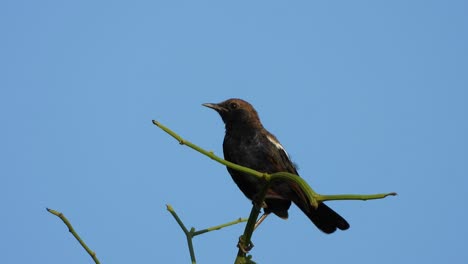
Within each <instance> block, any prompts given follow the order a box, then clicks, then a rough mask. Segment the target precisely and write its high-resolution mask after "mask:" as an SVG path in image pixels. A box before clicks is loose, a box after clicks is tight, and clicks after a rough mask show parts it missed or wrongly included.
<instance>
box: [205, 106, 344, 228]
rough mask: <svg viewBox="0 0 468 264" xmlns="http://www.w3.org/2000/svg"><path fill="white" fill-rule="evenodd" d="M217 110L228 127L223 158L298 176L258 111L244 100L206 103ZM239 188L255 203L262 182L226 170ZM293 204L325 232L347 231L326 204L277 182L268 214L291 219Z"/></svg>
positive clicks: (270, 194)
mask: <svg viewBox="0 0 468 264" xmlns="http://www.w3.org/2000/svg"><path fill="white" fill-rule="evenodd" d="M203 105H204V106H206V107H209V108H212V109H214V110H216V111H217V112H218V113H219V114H220V116H221V118H222V119H223V121H224V123H225V126H226V135H225V137H224V142H223V151H224V158H225V159H226V160H228V161H231V162H233V163H236V164H239V165H242V166H245V167H249V168H252V169H254V170H257V171H260V172H266V173H274V172H282V171H285V172H290V173H293V174H296V175H298V173H297V170H296V168H295V167H294V165H293V163H292V162H291V160H290V159H289V156H288V154H287V152H286V150H285V149H284V148H283V146H282V145H281V144H280V143H279V141H278V140H277V139H276V137H275V136H274V135H273V134H271V133H270V132H268V131H267V130H266V129H265V128H264V127H263V125H262V123H261V122H260V118H259V117H258V114H257V111H255V109H254V108H253V107H252V105H250V104H249V103H248V102H246V101H244V100H241V99H228V100H226V101H224V102H221V103H219V104H203ZM227 170H228V172H229V174H231V177H232V179H233V180H234V182H235V183H236V184H237V186H238V187H239V189H240V190H241V191H242V192H243V193H244V194H245V196H247V198H249V199H251V200H253V199H255V196H256V195H257V193H258V192H259V191H260V189H261V187H262V183H261V182H260V180H259V179H257V178H256V177H254V176H252V175H248V174H245V173H242V172H239V171H236V170H233V169H230V168H228V169H227ZM291 202H293V203H294V204H296V205H297V206H298V207H299V208H300V209H301V210H302V212H304V214H306V215H307V217H309V219H310V220H311V221H312V222H313V223H314V224H315V225H316V226H317V227H318V228H319V229H320V230H322V231H323V232H325V233H327V234H330V233H333V232H335V230H336V229H337V228H338V229H341V230H346V229H348V228H349V224H348V222H346V220H345V219H344V218H343V217H341V216H340V215H339V214H337V213H336V212H335V211H333V210H332V209H331V208H330V207H328V206H327V205H325V204H324V203H320V204H319V206H318V208H314V207H312V206H311V205H310V204H309V202H308V201H307V199H305V198H304V194H302V193H301V190H300V188H299V187H298V186H296V185H295V184H293V183H289V182H275V183H273V184H272V185H271V187H270V188H269V190H268V191H267V195H266V198H265V204H266V207H265V208H264V211H265V213H274V214H275V215H277V216H279V217H281V218H284V219H286V218H288V209H289V207H290V206H291Z"/></svg>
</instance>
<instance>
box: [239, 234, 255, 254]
mask: <svg viewBox="0 0 468 264" xmlns="http://www.w3.org/2000/svg"><path fill="white" fill-rule="evenodd" d="M244 244H245V240H244V236H240V237H239V243H237V247H238V248H239V249H240V250H241V251H242V252H243V253H244V254H247V253H249V251H250V250H252V248H253V247H254V244H253V243H252V241H249V243H248V244H247V245H246V246H244Z"/></svg>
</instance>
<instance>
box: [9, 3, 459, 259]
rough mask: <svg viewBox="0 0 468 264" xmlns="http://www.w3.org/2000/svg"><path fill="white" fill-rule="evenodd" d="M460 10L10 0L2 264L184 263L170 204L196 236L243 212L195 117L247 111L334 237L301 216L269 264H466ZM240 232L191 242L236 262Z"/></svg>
mask: <svg viewBox="0 0 468 264" xmlns="http://www.w3.org/2000/svg"><path fill="white" fill-rule="evenodd" d="M467 11H468V4H467V2H466V1H292V2H291V1H235V2H233V3H226V2H225V1H133V2H130V1H9V0H6V1H1V3H0V34H1V41H0V120H1V124H2V126H1V130H0V138H1V147H0V160H1V166H0V174H1V176H0V179H1V181H0V204H1V212H2V213H1V217H0V249H1V250H0V252H1V254H0V255H1V257H0V262H2V263H8V264H9V263H49V264H54V263H70V264H74V263H92V260H91V259H90V257H89V256H88V255H87V254H86V253H85V252H84V251H83V250H82V249H81V248H80V246H79V245H78V243H77V242H76V241H75V240H74V238H72V236H71V235H70V234H69V233H68V232H67V229H66V227H65V226H64V225H63V223H62V222H61V221H60V220H59V219H58V218H56V217H54V216H52V215H50V214H48V213H47V212H46V211H45V208H46V207H50V208H53V209H56V210H59V211H62V212H63V213H65V215H66V216H67V217H68V218H69V219H70V220H71V221H72V223H73V224H74V226H75V228H76V229H77V231H78V232H79V233H80V234H81V235H82V237H83V238H84V239H85V241H86V242H87V243H88V245H89V246H90V247H91V248H92V249H94V250H95V251H96V252H97V254H98V257H99V258H100V260H101V262H102V263H114V264H118V263H189V255H188V251H187V247H186V242H185V238H184V236H183V234H182V232H181V230H180V229H179V227H178V226H177V224H176V223H175V221H174V220H173V219H172V217H171V216H170V215H169V213H168V212H167V211H166V210H165V204H166V203H169V204H172V205H173V206H174V208H175V209H176V210H177V212H178V213H179V214H180V216H181V218H182V219H183V220H184V221H185V222H186V224H187V225H188V226H195V227H196V228H205V227H208V226H212V225H216V224H221V223H224V222H227V221H231V220H233V219H235V218H238V217H246V216H247V215H248V213H249V210H250V208H251V204H250V202H249V201H248V200H247V199H246V198H244V197H243V195H242V194H241V193H240V191H239V190H238V189H237V187H236V186H235V185H234V183H233V182H232V180H231V178H230V176H229V175H228V173H227V172H226V171H225V168H224V167H222V166H221V165H219V164H217V163H215V162H214V161H212V160H210V159H208V158H206V157H204V156H201V155H200V154H198V153H196V152H194V151H192V150H190V149H188V148H186V147H182V146H180V145H178V144H177V143H176V142H175V141H174V140H173V139H172V138H170V137H169V136H168V135H166V134H165V133H163V132H162V131H161V130H159V129H158V128H156V127H155V126H153V125H152V124H151V120H152V119H157V120H159V121H161V122H162V123H163V124H165V125H167V126H169V127H171V128H172V129H174V130H175V131H176V132H178V133H179V134H180V135H182V136H184V137H185V138H186V139H188V140H191V141H192V142H194V143H196V144H199V145H200V146H202V147H204V148H207V149H209V150H213V151H214V152H215V153H217V154H220V155H221V154H222V139H223V136H224V126H223V124H222V121H221V119H220V118H219V117H218V116H217V114H216V113H215V112H213V111H212V110H209V109H207V108H204V107H202V106H201V104H202V103H206V102H219V101H222V100H224V99H227V98H231V97H239V98H243V99H246V100H248V101H250V102H251V103H252V104H253V105H254V106H255V107H256V108H257V110H258V112H259V113H260V117H261V118H262V120H263V123H264V125H265V126H266V127H267V128H268V129H269V130H270V131H271V132H272V133H274V134H275V135H276V136H277V137H278V138H279V140H280V141H281V142H282V144H283V145H284V146H285V147H286V148H287V150H288V152H289V153H290V155H291V156H292V158H293V159H294V161H295V162H296V163H297V164H299V167H300V171H299V173H300V174H301V176H302V177H304V178H305V179H306V180H307V181H308V182H309V183H310V185H311V186H312V187H313V188H314V189H315V190H316V191H318V192H319V193H326V194H337V193H374V192H389V191H396V192H398V193H399V196H397V197H390V198H388V199H385V200H380V201H367V202H362V201H341V202H332V203H329V205H330V206H331V207H333V208H334V209H336V210H337V211H338V212H340V214H342V215H343V216H344V217H346V219H347V220H348V221H349V222H350V224H351V228H350V229H349V230H348V231H346V232H337V233H335V234H333V235H325V234H323V233H321V232H320V231H318V230H317V229H316V228H315V227H314V226H313V225H312V224H311V223H310V222H309V220H308V219H307V218H306V217H305V216H304V215H303V214H302V213H301V212H300V211H299V210H297V208H295V207H293V208H292V209H291V212H290V219H289V220H288V221H283V220H281V219H279V218H275V217H270V218H269V219H268V220H267V221H266V222H265V223H264V224H263V225H262V226H261V228H260V229H259V230H258V232H256V233H255V235H254V238H253V241H254V243H255V245H256V246H255V248H254V249H253V251H252V254H253V255H254V257H255V260H257V261H258V262H259V263H288V262H291V263H363V264H365V263H380V264H384V263H392V264H394V263H466V262H467V261H468V252H467V251H466V238H467V237H468V227H467V222H468V206H467V205H466V195H467V194H468V137H467V135H468V122H467V120H468V106H467V101H468V49H467V47H468V16H467ZM242 230H243V225H239V226H235V227H231V228H228V229H225V230H221V231H217V232H213V233H209V234H206V235H203V236H201V237H197V238H196V239H195V248H196V252H197V257H198V260H199V263H230V262H232V261H233V260H234V256H235V254H236V252H237V251H236V247H235V245H236V243H237V239H238V237H239V235H240V234H241V233H242Z"/></svg>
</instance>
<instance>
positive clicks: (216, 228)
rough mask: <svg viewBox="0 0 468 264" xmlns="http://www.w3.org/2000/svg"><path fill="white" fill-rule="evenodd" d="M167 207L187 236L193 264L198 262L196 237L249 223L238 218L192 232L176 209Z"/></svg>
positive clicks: (193, 229) (244, 219)
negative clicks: (194, 243) (194, 245)
mask: <svg viewBox="0 0 468 264" xmlns="http://www.w3.org/2000/svg"><path fill="white" fill-rule="evenodd" d="M166 207H167V210H168V211H169V213H171V215H172V216H173V217H174V219H175V220H176V222H177V223H178V224H179V226H180V228H181V229H182V231H183V232H184V234H185V237H186V238H187V245H188V248H189V252H190V259H191V261H192V263H193V264H195V263H196V262H197V260H196V258H195V251H194V249H193V241H192V240H193V238H194V237H195V236H198V235H201V234H204V233H207V232H211V231H215V230H220V229H222V228H224V227H227V226H232V225H235V224H238V223H242V222H246V221H247V219H246V218H238V219H236V220H234V221H231V222H228V223H225V224H222V225H217V226H213V227H208V228H205V229H202V230H200V231H195V228H193V227H192V228H191V229H190V230H188V229H187V227H185V225H184V223H183V222H182V220H181V219H180V217H179V216H178V215H177V213H176V212H175V210H174V208H173V207H172V206H171V205H169V204H167V205H166Z"/></svg>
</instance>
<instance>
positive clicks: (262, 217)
mask: <svg viewBox="0 0 468 264" xmlns="http://www.w3.org/2000/svg"><path fill="white" fill-rule="evenodd" d="M269 214H270V213H263V214H262V216H260V218H259V219H258V220H257V222H256V223H255V226H254V230H256V229H257V227H258V226H259V225H260V224H261V223H262V222H263V220H265V219H266V218H267V216H268V215H269Z"/></svg>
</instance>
